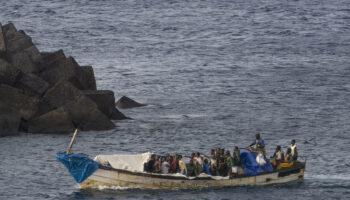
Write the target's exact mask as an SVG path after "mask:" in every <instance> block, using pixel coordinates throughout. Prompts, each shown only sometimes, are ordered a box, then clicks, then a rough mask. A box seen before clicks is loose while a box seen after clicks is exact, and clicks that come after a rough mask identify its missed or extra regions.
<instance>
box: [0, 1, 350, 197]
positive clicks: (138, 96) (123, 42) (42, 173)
mask: <svg viewBox="0 0 350 200" xmlns="http://www.w3.org/2000/svg"><path fill="white" fill-rule="evenodd" d="M0 22H1V23H2V24H3V25H4V24H6V23H7V22H13V23H14V24H15V26H16V27H17V28H18V29H23V30H24V31H25V32H26V33H27V34H28V35H30V36H31V37H32V38H33V42H34V43H35V44H36V45H37V47H38V48H39V50H40V51H56V50H58V49H63V50H64V52H65V54H66V55H67V56H73V57H74V58H75V59H76V60H77V61H78V63H79V64H80V65H92V66H93V67H94V72H95V76H96V81H97V87H98V89H107V90H112V91H114V93H115V96H116V98H117V99H118V98H120V97H121V96H123V95H127V96H129V97H131V98H133V99H135V100H137V101H139V102H141V103H146V104H148V105H149V106H147V107H142V108H135V109H128V110H126V109H125V110H121V111H122V112H123V113H125V114H126V115H127V116H129V117H132V118H133V120H125V121H116V122H115V123H116V125H117V128H116V129H114V130H110V131H100V132H95V131H90V132H80V133H79V134H78V136H77V138H76V143H75V144H74V146H73V151H74V152H77V153H79V152H83V153H86V154H88V155H91V156H93V155H96V154H112V153H130V152H134V153H142V152H148V151H149V152H156V153H159V154H165V153H182V154H187V155H189V154H190V153H191V152H197V151H199V152H203V153H206V154H209V151H210V149H211V148H215V147H222V148H226V149H229V150H230V151H231V152H232V148H233V147H234V146H236V145H237V146H239V147H245V146H247V145H249V144H250V143H252V141H253V139H254V134H255V133H260V134H261V135H262V137H263V139H264V140H265V143H266V145H267V153H268V154H269V155H271V154H272V153H273V151H274V149H275V147H276V145H282V146H283V149H285V148H286V147H287V146H288V145H289V143H290V140H291V139H296V142H297V146H298V150H299V155H304V156H306V157H307V166H306V171H305V178H304V180H303V181H301V182H293V183H290V184H282V185H272V186H244V187H227V188H205V189H199V190H170V191H168V190H141V189H138V188H120V187H112V188H108V187H101V188H94V189H89V190H84V189H80V188H79V187H78V186H77V184H76V183H75V182H74V180H73V178H72V177H71V176H70V175H69V173H68V172H67V170H66V169H65V168H64V166H63V165H62V164H60V163H59V162H58V161H57V160H56V158H55V153H56V152H59V151H65V150H66V148H67V146H68V143H69V141H70V138H71V135H55V134H51V135H45V134H30V133H23V134H21V135H19V136H14V137H4V138H0V158H1V159H0V199H282V198H283V199H293V200H294V199H349V198H350V177H349V174H350V156H349V143H350V135H349V132H350V115H349V113H350V34H349V32H350V2H349V1H346V0H337V1H324V0H308V1H303V0H281V1H275V0H250V1H245V0H232V1H225V0H220V1H215V0H213V1H209V0H202V1H197V0H193V1H177V0H172V1H164V0H152V1H150V0H146V1H137V0H126V1H115V0H100V1H88V0H72V1H67V0H57V1H42V0H28V1H24V0H7V1H5V0H3V1H0Z"/></svg>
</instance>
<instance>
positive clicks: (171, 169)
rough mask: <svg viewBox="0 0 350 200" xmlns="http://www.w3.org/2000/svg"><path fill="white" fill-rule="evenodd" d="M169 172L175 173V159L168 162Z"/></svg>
mask: <svg viewBox="0 0 350 200" xmlns="http://www.w3.org/2000/svg"><path fill="white" fill-rule="evenodd" d="M170 172H171V173H176V160H173V161H172V162H171V163H170Z"/></svg>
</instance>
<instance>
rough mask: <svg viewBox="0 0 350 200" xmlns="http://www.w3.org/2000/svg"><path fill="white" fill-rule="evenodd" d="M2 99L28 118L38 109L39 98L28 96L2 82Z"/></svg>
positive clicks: (0, 99)
mask: <svg viewBox="0 0 350 200" xmlns="http://www.w3.org/2000/svg"><path fill="white" fill-rule="evenodd" d="M0 101H2V102H4V103H5V104H7V105H9V106H11V107H13V108H14V109H16V110H17V111H19V113H20V114H21V116H22V118H24V119H26V120H29V119H31V118H32V117H33V116H34V115H35V114H36V112H37V111H38V103H39V100H38V99H37V98H34V97H30V96H27V95H25V94H23V93H22V92H21V90H19V89H17V88H14V87H11V86H9V85H5V84H0Z"/></svg>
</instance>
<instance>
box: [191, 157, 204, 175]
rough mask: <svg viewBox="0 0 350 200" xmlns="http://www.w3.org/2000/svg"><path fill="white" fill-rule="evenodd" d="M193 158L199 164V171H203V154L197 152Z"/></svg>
mask: <svg viewBox="0 0 350 200" xmlns="http://www.w3.org/2000/svg"><path fill="white" fill-rule="evenodd" d="M193 159H194V161H195V163H196V165H197V169H198V171H199V173H202V172H203V158H202V157H201V154H200V153H199V152H197V153H196V155H195V156H194V158H193Z"/></svg>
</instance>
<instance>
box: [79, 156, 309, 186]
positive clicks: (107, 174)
mask: <svg viewBox="0 0 350 200" xmlns="http://www.w3.org/2000/svg"><path fill="white" fill-rule="evenodd" d="M305 164H306V163H305V162H297V163H295V164H294V165H293V166H292V167H288V168H282V169H279V170H275V171H273V172H270V173H261V174H258V175H256V176H250V175H239V176H236V177H231V178H227V179H219V180H216V179H214V178H213V177H210V176H208V177H195V178H188V177H182V176H180V177H177V176H167V175H162V174H154V173H141V172H131V171H127V170H121V169H113V168H109V167H105V166H100V167H99V168H98V170H96V171H95V172H94V173H93V174H92V175H91V176H89V177H88V178H87V179H86V180H84V181H83V182H81V183H80V186H81V187H82V188H87V187H98V186H120V187H136V188H150V189H174V188H203V187H225V186H242V185H269V184H277V183H287V182H291V181H296V180H299V179H302V178H303V177H304V171H305Z"/></svg>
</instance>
